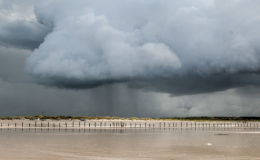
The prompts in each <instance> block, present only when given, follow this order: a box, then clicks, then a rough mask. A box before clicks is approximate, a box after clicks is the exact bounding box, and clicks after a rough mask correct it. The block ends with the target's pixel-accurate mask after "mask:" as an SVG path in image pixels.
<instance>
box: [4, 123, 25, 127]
mask: <svg viewBox="0 0 260 160" xmlns="http://www.w3.org/2000/svg"><path fill="white" fill-rule="evenodd" d="M1 126H2V124H1ZM22 128H23V122H22Z"/></svg>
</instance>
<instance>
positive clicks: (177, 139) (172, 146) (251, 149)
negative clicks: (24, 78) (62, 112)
mask: <svg viewBox="0 0 260 160" xmlns="http://www.w3.org/2000/svg"><path fill="white" fill-rule="evenodd" d="M259 151H260V130H258V129H225V130H224V129H220V130H216V129H215V130H212V129H205V130H195V129H173V128H168V129H69V130H64V129H60V130H57V129H23V130H22V129H0V159H1V160H35V159H37V160H157V159H158V160H173V159H174V160H175V159H177V160H178V159H195V160H197V159H203V160H205V159H213V160H215V159H216V160H217V159H234V160H237V159H243V160H244V159H250V160H252V159H260V152H259Z"/></svg>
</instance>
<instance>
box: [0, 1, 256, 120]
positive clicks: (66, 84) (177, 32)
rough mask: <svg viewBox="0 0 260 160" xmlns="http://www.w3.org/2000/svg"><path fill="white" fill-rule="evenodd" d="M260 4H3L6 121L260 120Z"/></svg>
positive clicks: (1, 107)
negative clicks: (28, 118) (9, 118)
mask: <svg viewBox="0 0 260 160" xmlns="http://www.w3.org/2000/svg"><path fill="white" fill-rule="evenodd" d="M259 28H260V1H259V0H248V1H245V0H229V1H224V0H182V1H179V0H164V1H162V0H124V1H122V0H110V1H105V0H75V1H71V0H44V1H40V0H38V1H37V0H0V116H7V115H17V116H18V115H38V114H44V115H86V116H136V117H137V116H138V117H151V116H152V117H170V116H260V99H259V96H260V72H259V71H260V37H259V35H260V29H259Z"/></svg>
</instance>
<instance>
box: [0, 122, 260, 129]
mask: <svg viewBox="0 0 260 160" xmlns="http://www.w3.org/2000/svg"><path fill="white" fill-rule="evenodd" d="M11 127H12V128H87V127H88V128H93V127H94V128H97V127H104V128H112V127H113V128H260V123H257V122H235V123H230V122H229V123H224V122H223V123H222V122H149V123H148V122H128V123H127V122H86V121H84V122H81V121H79V122H74V121H71V122H37V121H35V122H33V123H31V122H28V123H26V122H20V123H16V122H15V123H3V122H1V123H0V128H11Z"/></svg>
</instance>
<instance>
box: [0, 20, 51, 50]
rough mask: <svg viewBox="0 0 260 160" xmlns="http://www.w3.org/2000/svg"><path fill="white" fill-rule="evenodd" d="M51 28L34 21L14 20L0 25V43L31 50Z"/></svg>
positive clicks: (37, 45)
mask: <svg viewBox="0 0 260 160" xmlns="http://www.w3.org/2000/svg"><path fill="white" fill-rule="evenodd" d="M50 30H51V29H50V28H48V27H46V26H44V25H41V24H39V23H36V22H26V21H15V22H9V23H6V24H2V25H0V44H1V45H2V46H7V47H8V46H9V47H10V46H12V47H15V48H23V49H30V50H33V49H35V48H37V47H39V45H40V44H41V43H42V42H43V41H44V37H45V36H46V35H47V34H48V32H49V31H50Z"/></svg>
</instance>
